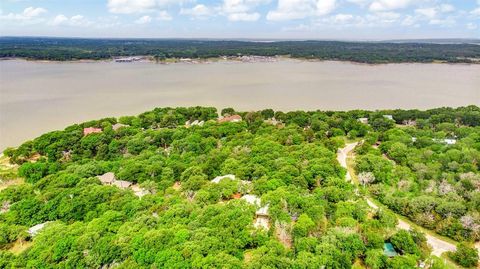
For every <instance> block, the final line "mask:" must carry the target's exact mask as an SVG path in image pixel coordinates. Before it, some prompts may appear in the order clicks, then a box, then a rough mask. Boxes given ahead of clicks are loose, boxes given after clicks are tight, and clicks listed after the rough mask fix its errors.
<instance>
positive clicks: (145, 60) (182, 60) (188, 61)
mask: <svg viewBox="0 0 480 269" xmlns="http://www.w3.org/2000/svg"><path fill="white" fill-rule="evenodd" d="M129 57H132V58H135V57H139V58H141V59H140V60H136V61H131V62H118V61H117V59H121V58H129ZM246 57H262V58H264V59H265V60H255V59H253V60H242V59H241V57H231V58H228V59H225V58H222V57H214V58H206V59H199V58H194V59H185V58H167V59H165V60H160V61H156V60H155V59H154V58H153V57H152V56H142V55H136V56H125V57H116V58H113V59H98V60H95V59H77V60H65V61H58V60H41V59H29V58H24V57H4V58H0V62H1V61H26V62H33V63H46V64H47V63H69V64H76V63H118V64H135V63H151V64H159V65H172V64H194V65H197V64H215V63H243V64H249V63H276V62H279V61H298V62H313V63H317V62H318V63H328V62H338V63H348V64H356V65H365V66H382V65H402V64H419V65H429V64H440V65H475V66H476V65H480V59H478V60H477V61H472V62H448V61H432V62H415V61H406V62H384V63H368V62H358V61H345V60H334V59H329V60H322V59H307V58H295V57H290V56H282V55H280V56H260V55H250V56H246Z"/></svg>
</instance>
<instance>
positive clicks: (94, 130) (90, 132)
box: [83, 127, 102, 135]
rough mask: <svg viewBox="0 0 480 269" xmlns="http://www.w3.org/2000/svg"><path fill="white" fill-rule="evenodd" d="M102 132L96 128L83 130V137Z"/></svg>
mask: <svg viewBox="0 0 480 269" xmlns="http://www.w3.org/2000/svg"><path fill="white" fill-rule="evenodd" d="M101 132H102V129H101V128H95V127H88V128H83V135H89V134H94V133H101Z"/></svg>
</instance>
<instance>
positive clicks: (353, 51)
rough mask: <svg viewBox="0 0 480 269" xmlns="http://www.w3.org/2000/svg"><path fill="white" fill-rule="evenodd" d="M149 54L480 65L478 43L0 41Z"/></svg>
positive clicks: (103, 53)
mask: <svg viewBox="0 0 480 269" xmlns="http://www.w3.org/2000/svg"><path fill="white" fill-rule="evenodd" d="M137 55H146V56H151V57H153V58H155V59H156V60H164V59H167V58H195V59H205V58H213V57H219V56H241V55H258V56H276V55H283V56H290V57H293V58H306V59H319V60H340V61H353V62H360V63H402V62H419V63H428V62H434V61H442V62H449V63H472V62H477V63H478V62H479V61H478V59H480V46H479V45H474V44H427V43H384V42H339V41H278V42H250V41H212V40H173V39H172V40H166V39H73V38H36V37H0V58H8V57H19V58H26V59H31V60H55V61H67V60H81V59H91V60H102V59H109V58H112V57H119V56H137Z"/></svg>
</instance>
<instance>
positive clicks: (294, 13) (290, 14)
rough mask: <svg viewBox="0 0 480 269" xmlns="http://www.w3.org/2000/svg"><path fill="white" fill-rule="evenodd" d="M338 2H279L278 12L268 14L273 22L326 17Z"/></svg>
mask: <svg viewBox="0 0 480 269" xmlns="http://www.w3.org/2000/svg"><path fill="white" fill-rule="evenodd" d="M336 4H337V2H336V0H278V6H277V8H276V10H273V11H270V12H268V14H267V19H268V20H271V21H284V20H295V19H303V18H306V17H310V16H324V15H327V14H329V13H331V12H332V11H333V10H335V8H336Z"/></svg>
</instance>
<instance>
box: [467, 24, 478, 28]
mask: <svg viewBox="0 0 480 269" xmlns="http://www.w3.org/2000/svg"><path fill="white" fill-rule="evenodd" d="M477 28H478V25H476V24H475V23H467V29H468V30H476V29H477Z"/></svg>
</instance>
